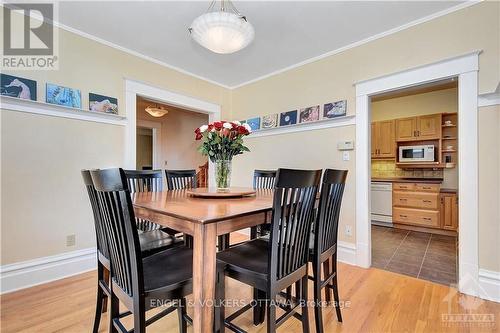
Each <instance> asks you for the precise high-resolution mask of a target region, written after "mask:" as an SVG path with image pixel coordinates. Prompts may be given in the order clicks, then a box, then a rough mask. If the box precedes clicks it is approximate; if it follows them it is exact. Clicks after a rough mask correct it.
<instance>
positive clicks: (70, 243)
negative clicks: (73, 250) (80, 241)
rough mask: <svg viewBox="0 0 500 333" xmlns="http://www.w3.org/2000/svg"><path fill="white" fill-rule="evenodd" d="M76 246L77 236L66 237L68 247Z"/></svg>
mask: <svg viewBox="0 0 500 333" xmlns="http://www.w3.org/2000/svg"><path fill="white" fill-rule="evenodd" d="M75 244H76V235H68V236H66V246H75Z"/></svg>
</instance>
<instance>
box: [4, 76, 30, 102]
mask: <svg viewBox="0 0 500 333" xmlns="http://www.w3.org/2000/svg"><path fill="white" fill-rule="evenodd" d="M0 88H1V92H0V94H1V95H2V96H8V97H14V98H20V99H29V100H32V101H36V81H34V80H30V79H25V78H23V77H19V76H13V75H7V74H0Z"/></svg>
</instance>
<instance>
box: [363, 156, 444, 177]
mask: <svg viewBox="0 0 500 333" xmlns="http://www.w3.org/2000/svg"><path fill="white" fill-rule="evenodd" d="M372 177H380V178H384V177H389V178H390V177H410V178H443V170H426V169H400V168H398V167H396V162H395V161H393V160H372Z"/></svg>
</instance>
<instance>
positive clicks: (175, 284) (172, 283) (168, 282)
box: [142, 246, 193, 293]
mask: <svg viewBox="0 0 500 333" xmlns="http://www.w3.org/2000/svg"><path fill="white" fill-rule="evenodd" d="M142 265H143V271H144V290H145V291H146V292H149V293H151V292H154V291H155V290H160V289H162V290H165V289H167V290H173V289H175V288H179V287H181V286H183V285H187V284H191V281H192V276H193V250H192V249H190V248H187V247H184V246H178V247H174V248H172V249H170V250H166V251H162V252H159V253H156V254H153V255H151V256H149V257H146V258H144V259H142Z"/></svg>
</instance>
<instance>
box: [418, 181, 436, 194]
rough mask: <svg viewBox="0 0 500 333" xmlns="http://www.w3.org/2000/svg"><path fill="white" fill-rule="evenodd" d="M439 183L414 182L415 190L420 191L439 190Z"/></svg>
mask: <svg viewBox="0 0 500 333" xmlns="http://www.w3.org/2000/svg"><path fill="white" fill-rule="evenodd" d="M439 188H440V186H439V184H422V183H417V184H415V191H422V192H436V193H438V192H439Z"/></svg>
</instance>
